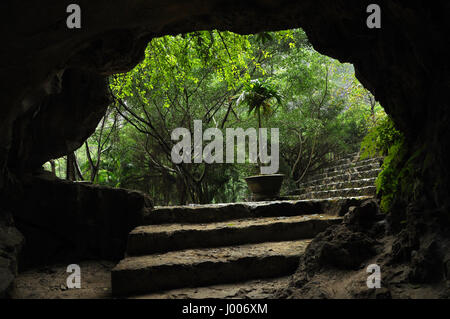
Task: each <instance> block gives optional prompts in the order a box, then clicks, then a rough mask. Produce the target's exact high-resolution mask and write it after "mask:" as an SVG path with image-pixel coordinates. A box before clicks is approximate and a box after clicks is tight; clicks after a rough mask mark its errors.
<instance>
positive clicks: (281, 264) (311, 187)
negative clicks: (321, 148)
mask: <svg viewBox="0 0 450 319" xmlns="http://www.w3.org/2000/svg"><path fill="white" fill-rule="evenodd" d="M354 157H355V156H353V157H348V158H346V159H343V160H340V161H339V162H337V163H335V165H334V166H332V167H329V168H327V169H324V170H323V171H322V172H320V174H316V175H315V176H312V177H310V178H308V181H306V182H305V183H304V184H303V185H301V187H302V188H301V190H299V192H301V194H300V193H299V194H300V195H297V196H294V197H293V198H294V199H293V200H279V201H269V202H245V203H232V204H214V205H188V206H173V207H155V208H154V209H153V210H151V211H148V213H147V215H146V217H145V222H144V224H143V225H142V226H140V227H137V228H135V229H134V230H133V231H132V232H131V233H130V235H129V238H128V247H127V252H126V257H125V258H124V259H123V260H122V261H121V262H120V263H119V264H118V265H117V266H116V267H115V268H114V269H113V270H112V274H111V281H112V292H113V294H114V295H116V296H135V297H142V296H144V297H149V298H167V297H168V296H169V297H171V298H180V297H181V298H197V297H198V298H205V297H206V298H219V296H220V298H222V297H223V296H227V295H226V293H223V291H222V290H224V289H225V290H226V288H224V287H223V286H220V287H221V288H218V287H219V286H217V285H224V284H229V285H234V286H233V287H240V288H241V290H243V291H244V292H249V291H251V289H252V287H254V286H258V287H262V290H265V289H266V288H265V287H268V286H269V284H271V283H273V281H272V282H271V281H270V280H274V279H273V278H285V277H284V276H288V275H291V274H292V273H294V272H295V270H296V268H297V267H298V262H299V257H300V256H301V254H302V253H303V252H304V251H305V249H306V247H307V245H308V244H309V243H310V241H311V240H312V238H314V237H315V236H316V235H317V234H318V233H320V232H322V231H324V230H325V229H326V228H327V227H329V226H330V225H333V224H336V223H340V222H341V220H342V216H343V215H344V214H345V213H346V212H347V211H348V208H349V207H351V206H358V205H360V204H361V203H362V202H363V201H364V200H366V199H367V198H370V197H371V195H373V194H374V189H372V188H371V187H373V183H374V178H375V176H376V173H377V172H378V170H379V164H378V163H377V160H376V159H373V160H367V161H358V160H357V159H355V158H354ZM320 179H322V180H320ZM348 190H351V191H348ZM360 195H363V196H360ZM307 197H310V198H308V199H306V198H307ZM322 197H331V198H322ZM299 198H300V199H299ZM252 280H253V281H252ZM255 280H257V281H255ZM275 280H276V279H275ZM283 283H284V284H285V281H283ZM189 288H191V289H189ZM192 288H195V289H192ZM235 290H236V289H235ZM241 290H239V291H241ZM266 290H267V289H266ZM230 291H231V290H230ZM221 293H222V294H221ZM233 294H234V292H233ZM233 294H232V296H234V297H235V295H233ZM241 297H242V294H241ZM244 297H249V293H244ZM259 297H260V295H259V296H258V298H259Z"/></svg>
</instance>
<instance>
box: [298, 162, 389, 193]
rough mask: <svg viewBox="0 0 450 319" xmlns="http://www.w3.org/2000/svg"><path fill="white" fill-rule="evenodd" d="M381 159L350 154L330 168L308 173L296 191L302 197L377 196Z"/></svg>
mask: <svg viewBox="0 0 450 319" xmlns="http://www.w3.org/2000/svg"><path fill="white" fill-rule="evenodd" d="M382 161H383V160H382V159H381V158H370V159H365V160H359V154H358V153H355V154H350V155H348V156H346V157H344V158H342V159H340V160H338V161H336V162H334V163H333V164H332V165H330V166H329V167H327V168H324V169H322V170H320V171H319V172H316V173H314V175H309V176H306V178H305V180H304V182H302V183H301V184H300V185H299V186H300V187H299V189H298V190H297V191H295V192H294V195H298V196H297V197H298V198H299V199H311V198H333V197H358V196H368V197H370V196H374V195H375V193H376V188H375V179H376V177H377V175H378V173H379V172H380V171H381V169H380V163H382Z"/></svg>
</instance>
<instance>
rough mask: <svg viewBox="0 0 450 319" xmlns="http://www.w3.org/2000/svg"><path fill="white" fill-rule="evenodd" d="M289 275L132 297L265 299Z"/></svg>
mask: <svg viewBox="0 0 450 319" xmlns="http://www.w3.org/2000/svg"><path fill="white" fill-rule="evenodd" d="M291 280H292V278H291V277H290V276H284V277H277V278H265V279H257V280H249V281H244V282H237V283H232V284H222V285H212V286H206V287H195V288H179V289H173V290H166V291H158V292H154V293H150V294H144V295H137V296H133V297H132V298H133V299H208V298H211V297H213V298H214V299H244V298H245V299H267V298H273V296H274V295H275V294H276V293H277V291H280V290H281V289H286V287H288V286H289V284H290V283H291Z"/></svg>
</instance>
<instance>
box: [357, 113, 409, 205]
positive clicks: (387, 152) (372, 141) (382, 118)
mask: <svg viewBox="0 0 450 319" xmlns="http://www.w3.org/2000/svg"><path fill="white" fill-rule="evenodd" d="M374 122H375V123H374V125H373V126H372V127H371V128H370V129H369V132H368V134H367V135H366V136H365V137H364V139H363V141H362V142H361V158H366V157H375V156H385V158H384V162H383V165H382V167H381V172H380V173H379V174H378V177H377V179H376V181H375V186H376V188H377V194H379V195H381V203H380V208H381V210H382V211H383V212H388V211H389V210H390V208H391V206H392V203H393V201H394V199H395V197H396V196H397V194H398V193H399V191H400V190H401V180H402V178H403V177H404V176H405V171H404V169H400V168H399V167H401V165H400V163H401V161H402V160H403V158H404V155H405V148H404V138H403V135H402V134H401V132H400V131H398V130H397V129H396V128H395V125H394V122H393V121H392V119H391V118H390V117H389V116H387V115H386V114H385V113H384V112H382V113H381V114H378V117H377V118H376V119H375V121H374Z"/></svg>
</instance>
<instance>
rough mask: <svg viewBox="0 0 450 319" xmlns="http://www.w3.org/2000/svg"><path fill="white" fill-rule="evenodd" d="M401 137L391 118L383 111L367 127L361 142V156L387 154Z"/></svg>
mask: <svg viewBox="0 0 450 319" xmlns="http://www.w3.org/2000/svg"><path fill="white" fill-rule="evenodd" d="M401 137H402V135H401V133H400V131H398V130H397V129H396V128H395V126H394V122H393V121H392V119H391V118H390V117H389V116H387V115H385V114H384V112H383V116H382V117H381V118H380V119H379V120H378V121H377V123H376V124H375V125H374V126H373V127H372V128H370V129H369V133H368V134H367V135H366V136H365V137H364V139H363V141H362V142H361V158H367V157H375V156H384V155H388V153H389V150H390V149H391V147H392V146H395V145H397V144H398V142H399V140H401Z"/></svg>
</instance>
